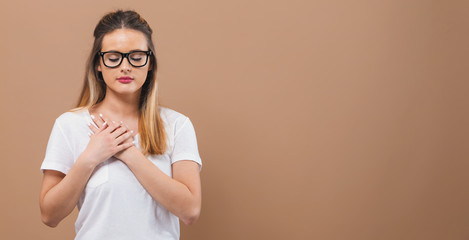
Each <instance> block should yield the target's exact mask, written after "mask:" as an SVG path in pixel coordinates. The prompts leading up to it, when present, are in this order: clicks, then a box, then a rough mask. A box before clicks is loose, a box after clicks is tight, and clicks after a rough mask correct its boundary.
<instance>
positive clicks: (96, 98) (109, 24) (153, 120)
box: [70, 10, 167, 155]
mask: <svg viewBox="0 0 469 240" xmlns="http://www.w3.org/2000/svg"><path fill="white" fill-rule="evenodd" d="M122 28H127V29H133V30H138V31H140V32H142V33H143V34H144V35H145V38H146V40H147V43H148V48H149V49H150V50H151V52H152V54H151V55H150V56H149V57H150V63H149V64H150V69H151V70H149V71H148V74H147V79H146V80H145V83H144V84H143V86H142V91H141V95H140V100H139V106H138V111H139V117H138V120H139V121H138V131H139V136H140V139H139V140H140V146H141V148H142V153H143V154H144V155H148V154H163V153H164V152H165V151H166V149H167V143H166V139H167V137H166V131H165V128H164V124H163V120H162V119H161V116H160V112H159V110H160V107H159V106H160V105H159V101H158V83H157V81H156V69H157V64H156V57H155V47H154V46H153V41H152V39H151V34H152V33H153V30H152V29H151V28H150V26H149V25H148V23H147V22H146V21H145V19H143V18H142V17H141V16H140V15H139V14H138V13H136V12H135V11H131V10H130V11H123V10H117V11H115V12H111V13H108V14H106V15H105V16H103V18H101V20H100V21H99V22H98V24H97V25H96V28H95V30H94V34H93V35H94V38H95V39H94V43H93V48H92V50H91V54H90V56H89V58H88V60H87V63H86V70H85V77H84V83H83V89H82V91H81V94H80V97H79V99H78V103H77V105H76V107H75V108H73V109H71V110H70V111H71V112H74V111H78V110H81V109H84V108H88V109H89V108H90V107H92V106H94V105H95V104H97V103H99V102H101V101H102V100H103V99H104V97H105V96H106V84H105V83H104V79H103V76H102V74H101V72H99V71H97V65H98V64H99V61H100V59H99V56H98V52H99V51H100V50H101V47H102V41H103V38H104V35H106V34H107V33H110V32H112V31H114V30H116V29H122Z"/></svg>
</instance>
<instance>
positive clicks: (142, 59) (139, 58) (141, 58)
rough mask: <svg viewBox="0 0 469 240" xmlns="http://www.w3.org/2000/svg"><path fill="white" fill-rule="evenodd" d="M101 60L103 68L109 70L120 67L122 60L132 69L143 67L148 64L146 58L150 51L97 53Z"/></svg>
mask: <svg viewBox="0 0 469 240" xmlns="http://www.w3.org/2000/svg"><path fill="white" fill-rule="evenodd" d="M98 54H99V55H100V56H101V58H102V59H103V63H104V66H106V67H109V68H116V67H118V66H119V65H121V63H122V60H124V58H127V60H128V61H129V63H130V65H132V66H134V67H143V66H145V65H146V64H147V62H148V56H150V55H151V50H148V51H130V52H128V53H121V52H118V51H108V52H98Z"/></svg>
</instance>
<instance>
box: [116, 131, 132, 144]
mask: <svg viewBox="0 0 469 240" xmlns="http://www.w3.org/2000/svg"><path fill="white" fill-rule="evenodd" d="M133 132H134V131H130V132H126V133H124V134H122V135H120V136H119V137H117V138H116V140H115V143H117V144H119V143H121V142H125V140H127V139H128V138H132V133H133Z"/></svg>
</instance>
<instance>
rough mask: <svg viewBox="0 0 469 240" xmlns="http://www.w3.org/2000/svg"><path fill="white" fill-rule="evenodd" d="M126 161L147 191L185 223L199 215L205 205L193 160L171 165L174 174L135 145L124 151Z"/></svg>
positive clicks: (194, 219) (196, 165)
mask: <svg viewBox="0 0 469 240" xmlns="http://www.w3.org/2000/svg"><path fill="white" fill-rule="evenodd" d="M122 153H123V154H122V155H121V160H122V161H123V162H124V163H125V164H127V166H128V167H129V168H130V170H131V171H132V172H133V173H134V175H135V176H136V177H137V179H138V181H139V182H140V183H141V184H142V186H143V187H144V188H145V189H146V190H147V192H148V193H149V194H150V195H151V196H152V197H153V199H155V200H156V201H158V202H159V203H160V204H161V205H162V206H163V207H165V208H166V209H167V210H168V211H170V212H172V213H173V214H174V215H176V216H177V217H179V219H181V221H182V222H184V223H185V224H186V225H191V224H193V223H194V222H195V221H196V220H197V219H198V217H199V214H200V209H201V205H202V189H201V184H200V173H199V172H200V170H199V165H198V164H197V163H196V162H194V161H190V160H187V161H178V162H175V163H173V165H172V174H173V177H172V178H171V177H169V176H168V175H166V174H165V173H164V172H162V171H161V170H160V169H159V168H158V167H157V166H156V165H155V164H153V163H152V162H151V161H150V160H149V159H148V158H146V157H145V156H144V155H143V154H142V153H141V152H140V150H138V149H137V148H136V147H135V146H132V147H130V148H128V149H126V150H125V151H123V152H122Z"/></svg>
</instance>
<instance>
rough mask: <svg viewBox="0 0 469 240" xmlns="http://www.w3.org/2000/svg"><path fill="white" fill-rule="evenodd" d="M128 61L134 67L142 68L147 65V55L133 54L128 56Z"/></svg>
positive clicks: (142, 53)
mask: <svg viewBox="0 0 469 240" xmlns="http://www.w3.org/2000/svg"><path fill="white" fill-rule="evenodd" d="M129 60H130V63H132V65H134V66H135V67H142V66H144V65H145V64H146V63H147V53H145V52H133V53H131V54H130V55H129Z"/></svg>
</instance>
